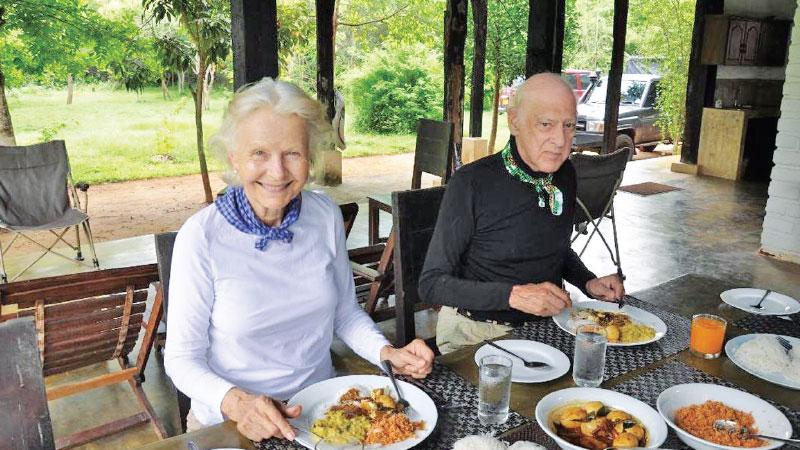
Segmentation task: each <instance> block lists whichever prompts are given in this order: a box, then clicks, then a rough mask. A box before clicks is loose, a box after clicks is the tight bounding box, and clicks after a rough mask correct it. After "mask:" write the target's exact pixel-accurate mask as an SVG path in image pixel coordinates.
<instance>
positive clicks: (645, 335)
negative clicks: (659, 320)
mask: <svg viewBox="0 0 800 450" xmlns="http://www.w3.org/2000/svg"><path fill="white" fill-rule="evenodd" d="M570 319H572V320H588V321H591V322H594V323H596V324H598V325H600V326H601V327H603V328H604V329H605V331H606V336H607V337H608V342H614V343H621V344H635V343H637V342H647V341H649V340H651V339H653V338H654V337H655V336H656V330H655V329H654V328H653V327H651V326H648V325H644V324H641V323H639V322H636V321H634V320H633V319H631V318H630V316H628V315H627V314H624V313H619V312H612V311H600V310H596V309H591V308H575V309H574V310H573V311H572V313H571V314H570Z"/></svg>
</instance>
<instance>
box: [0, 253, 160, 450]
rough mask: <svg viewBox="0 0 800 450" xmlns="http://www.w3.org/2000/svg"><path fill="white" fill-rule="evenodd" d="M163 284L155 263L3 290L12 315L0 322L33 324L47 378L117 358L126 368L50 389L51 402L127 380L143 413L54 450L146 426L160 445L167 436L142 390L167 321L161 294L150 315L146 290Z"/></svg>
mask: <svg viewBox="0 0 800 450" xmlns="http://www.w3.org/2000/svg"><path fill="white" fill-rule="evenodd" d="M157 279H158V273H157V271H156V266H155V264H150V265H145V266H135V267H126V268H122V269H107V270H99V271H95V272H87V273H79V274H72V275H63V276H57V277H50V278H40V279H36V280H30V281H18V282H12V283H7V284H2V285H0V305H2V306H5V307H7V308H9V309H11V310H13V311H12V312H9V313H6V314H4V315H1V316H0V322H4V321H7V320H9V319H12V318H17V317H26V316H29V317H33V318H34V321H35V325H36V333H37V344H38V348H39V353H40V357H41V358H42V362H43V369H44V375H45V376H49V375H55V374H60V373H64V372H68V371H71V370H74V369H79V368H83V367H87V366H91V365H94V364H96V363H102V362H105V361H111V360H116V361H117V362H118V364H119V366H120V370H118V371H113V372H111V373H105V374H102V375H99V376H95V377H92V378H89V379H84V380H80V381H74V382H70V383H67V384H60V385H58V386H55V387H53V388H50V389H48V390H47V399H48V400H55V399H58V398H62V397H66V396H70V395H75V394H79V393H82V392H85V391H89V390H92V389H98V388H101V387H105V386H109V385H112V384H117V383H123V382H127V383H128V384H129V385H130V386H131V389H133V394H134V395H135V397H136V400H137V401H138V403H139V406H140V407H141V409H142V411H141V412H139V413H137V414H134V415H132V416H129V417H125V418H123V419H118V420H114V421H112V422H108V423H105V424H103V425H100V426H97V427H94V428H91V429H88V430H83V431H80V432H77V433H74V434H72V435H70V436H67V437H64V438H60V439H58V440H57V441H56V448H58V449H64V448H71V447H75V446H78V445H82V444H84V443H87V442H90V441H93V440H95V439H98V438H100V437H103V436H107V435H110V434H114V433H117V432H120V431H122V430H125V429H128V428H131V427H133V426H136V425H138V424H141V423H144V422H150V423H151V425H152V426H153V429H154V430H155V432H156V434H157V435H158V437H159V439H164V438H165V437H166V432H165V431H164V426H163V425H162V424H161V422H160V421H159V420H158V417H157V416H156V414H155V412H154V411H153V407H152V405H151V404H150V402H149V400H148V399H147V396H146V395H145V393H144V391H143V390H142V386H141V384H142V383H143V382H144V369H145V365H146V364H147V358H148V356H149V355H150V349H151V347H152V342H153V338H154V337H155V332H156V327H157V325H158V322H159V321H160V320H161V302H162V298H161V295H160V294H158V293H157V294H156V296H155V300H154V302H153V305H152V308H151V310H150V315H149V316H148V317H145V316H144V313H145V309H146V300H147V288H148V286H149V285H150V283H151V282H154V281H156V280H157ZM142 330H144V334H143V335H142V336H141V338H140V335H141V334H142ZM137 341H140V342H141V345H140V348H139V353H138V355H137V356H136V362H135V364H133V365H131V364H130V362H129V355H130V353H131V351H132V350H133V348H134V346H135V345H136V343H137Z"/></svg>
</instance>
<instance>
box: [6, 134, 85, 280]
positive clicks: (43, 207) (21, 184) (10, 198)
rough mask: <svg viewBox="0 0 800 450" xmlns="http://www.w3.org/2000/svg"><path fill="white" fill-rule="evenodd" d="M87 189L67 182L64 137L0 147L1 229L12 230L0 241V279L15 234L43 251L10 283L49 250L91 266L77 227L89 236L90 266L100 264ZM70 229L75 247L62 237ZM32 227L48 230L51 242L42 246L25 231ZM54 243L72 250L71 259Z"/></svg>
mask: <svg viewBox="0 0 800 450" xmlns="http://www.w3.org/2000/svg"><path fill="white" fill-rule="evenodd" d="M78 189H80V190H81V191H82V192H83V193H84V202H83V207H81V202H80V199H79V198H78ZM88 189H89V185H88V184H86V183H79V184H78V185H76V184H75V182H74V181H73V180H72V173H71V171H70V167H69V158H68V157H67V149H66V147H65V146H64V141H51V142H46V143H44V144H36V145H30V146H25V147H3V146H0V228H1V229H5V230H8V231H9V232H11V233H13V235H12V238H11V241H10V242H9V243H8V245H6V246H5V248H4V247H3V245H2V243H0V282H3V283H5V282H7V281H9V276H8V274H7V273H6V269H5V259H4V258H5V254H6V253H7V252H8V251H9V249H11V246H12V245H13V244H14V242H15V241H16V240H17V238H19V237H20V236H22V237H23V238H25V239H27V240H28V241H30V242H32V243H34V244H36V245H37V246H39V247H41V248H42V249H44V251H43V252H42V254H41V255H39V256H38V257H37V258H36V259H34V260H33V261H32V262H31V263H30V264H28V265H27V266H26V267H25V268H24V269H22V270H20V271H19V273H17V274H16V275H14V276H12V277H10V280H11V281H14V280H15V279H17V278H18V277H19V276H20V275H22V274H23V273H25V271H27V270H28V269H30V268H31V267H32V266H33V265H34V264H36V263H37V262H38V261H39V260H41V259H42V258H43V257H44V256H45V255H47V254H48V253H52V254H54V255H57V256H60V257H62V258H64V259H66V260H68V261H71V262H75V263H77V264H83V265H86V266H88V267H92V265H89V264H87V263H84V262H83V255H82V253H81V236H80V230H79V227H82V228H83V231H84V233H85V234H86V237H87V239H88V240H89V249H90V250H91V252H92V264H93V266H94V267H95V268H97V267H99V263H98V262H97V254H96V253H95V250H94V239H93V237H92V230H91V228H90V227H89V216H88V215H87V214H86V207H87V202H88V197H87V195H86V191H87V190H88ZM70 199H71V201H70ZM72 227H75V238H76V242H77V243H76V244H75V245H72V244H70V243H69V242H67V241H66V240H65V239H64V235H65V234H67V232H68V231H69V230H70V228H72ZM34 231H50V232H51V233H52V234H53V235H54V236H55V240H54V241H52V243H51V244H50V245H45V244H43V243H41V242H39V240H37V239H34V238H32V237H30V236H28V235H27V234H26V233H28V232H34ZM59 242H63V243H65V244H67V245H68V246H69V247H70V248H72V250H74V251H75V252H76V256H75V258H74V259H73V258H70V257H69V256H67V255H65V254H63V253H60V252H58V251H56V250H54V249H53V247H55V246H56V244H58V243H59Z"/></svg>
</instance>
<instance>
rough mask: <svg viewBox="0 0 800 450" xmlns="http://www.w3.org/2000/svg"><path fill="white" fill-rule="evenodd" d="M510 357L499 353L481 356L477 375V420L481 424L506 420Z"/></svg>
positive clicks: (498, 422) (492, 423) (493, 423)
mask: <svg viewBox="0 0 800 450" xmlns="http://www.w3.org/2000/svg"><path fill="white" fill-rule="evenodd" d="M512 366H513V363H512V362H511V360H510V359H508V358H506V357H505V356H500V355H488V356H484V357H483V358H481V361H480V373H479V376H478V400H479V401H478V420H480V422H481V423H482V424H483V425H499V424H501V423H505V421H506V420H508V404H509V402H510V400H511V368H512Z"/></svg>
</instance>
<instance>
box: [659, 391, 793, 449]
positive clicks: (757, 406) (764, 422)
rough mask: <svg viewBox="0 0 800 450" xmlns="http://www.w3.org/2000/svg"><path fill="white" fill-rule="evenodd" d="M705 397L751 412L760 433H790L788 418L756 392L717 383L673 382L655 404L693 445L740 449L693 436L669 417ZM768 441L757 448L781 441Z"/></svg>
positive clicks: (787, 434)
mask: <svg viewBox="0 0 800 450" xmlns="http://www.w3.org/2000/svg"><path fill="white" fill-rule="evenodd" d="M708 400H714V401H718V402H722V403H724V404H725V405H727V406H729V407H731V408H734V409H738V410H739V411H744V412H748V413H750V414H752V415H753V419H755V426H756V427H758V431H759V433H763V434H766V435H768V436H775V437H784V438H789V437H791V436H792V425H791V424H790V423H789V419H787V418H786V416H784V415H783V413H781V412H780V411H778V409H777V408H775V407H774V406H772V405H770V404H769V403H767V402H766V401H764V400H762V399H760V398H758V397H756V396H755V395H752V394H748V393H747V392H744V391H740V390H738V389H733V388H729V387H725V386H719V385H716V384H703V383H689V384H679V385H677V386H672V387H671V388H667V389H665V390H664V392H662V393H661V394H660V395H659V396H658V400H656V408H658V412H659V413H660V414H661V416H662V417H663V418H664V420H666V421H667V424H668V425H669V426H670V427H672V429H673V430H675V433H677V434H678V438H680V440H682V441H683V442H684V443H686V445H688V446H689V447H691V448H693V449H696V450H717V449H725V450H741V447H728V446H725V445H719V444H715V443H713V442H709V441H707V440H705V439H700V438H698V437H695V436H693V435H691V434H689V433H688V432H686V431H683V430H682V429H681V428H678V426H677V425H675V423H674V422H673V421H672V418H673V417H675V411H677V410H678V409H680V408H683V407H685V406H689V405H700V404H702V403H705V402H706V401H708ZM768 442H771V443H770V444H769V445H765V446H763V447H756V448H759V449H762V450H766V449H772V448H778V447H780V446H781V445H783V444H782V443H780V442H778V441H768Z"/></svg>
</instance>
